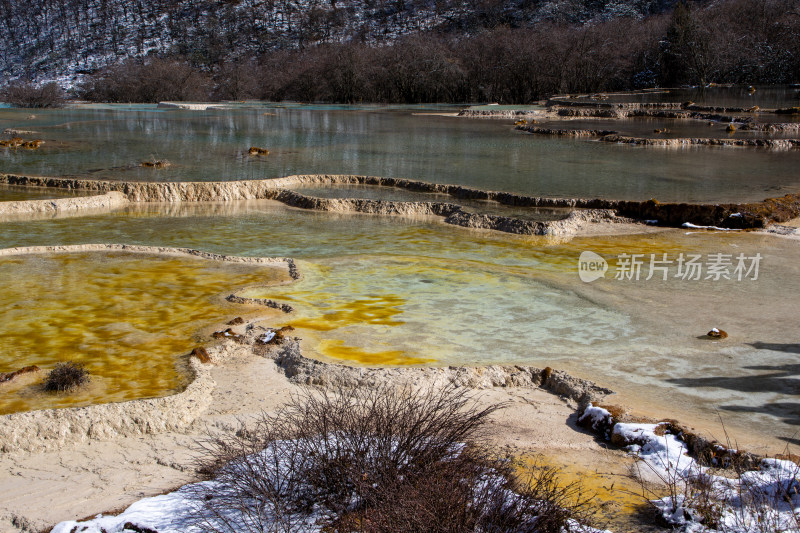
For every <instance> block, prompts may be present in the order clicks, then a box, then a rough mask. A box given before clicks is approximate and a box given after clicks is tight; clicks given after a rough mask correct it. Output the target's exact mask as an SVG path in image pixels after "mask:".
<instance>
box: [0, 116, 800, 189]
mask: <svg viewBox="0 0 800 533" xmlns="http://www.w3.org/2000/svg"><path fill="white" fill-rule="evenodd" d="M439 110H440V111H444V112H450V113H452V112H455V111H456V110H457V108H454V107H443V108H440V109H439ZM431 111H432V108H415V107H405V108H403V107H396V108H388V109H383V108H375V107H360V108H359V107H356V108H347V107H346V106H323V107H319V106H316V107H315V106H308V107H303V106H277V105H274V104H273V105H259V106H255V107H237V108H233V109H209V110H206V111H182V110H174V109H173V110H164V109H156V108H153V107H147V106H86V107H83V106H78V107H76V108H70V109H60V110H41V111H38V112H37V113H36V115H35V117H34V118H30V116H31V115H30V114H29V113H28V112H27V111H24V110H14V109H0V128H2V129H5V128H17V129H25V130H31V131H35V132H37V133H36V134H35V136H36V137H39V138H42V139H44V140H45V141H46V142H45V144H44V145H43V146H42V147H41V148H40V149H39V150H35V151H30V150H25V151H14V150H8V149H0V163H1V164H2V167H3V170H4V171H6V172H14V173H23V174H33V175H77V176H84V177H93V178H103V179H123V180H145V181H208V180H234V179H262V178H274V177H279V176H284V175H290V174H304V173H336V174H368V175H379V176H393V177H405V178H411V179H419V180H424V181H431V182H439V183H458V184H464V185H470V186H475V187H479V188H482V189H492V190H503V191H511V192H518V193H524V194H531V195H542V196H567V197H605V198H616V199H635V200H644V199H648V198H652V197H655V198H657V199H659V200H662V201H672V200H692V201H721V200H724V201H733V200H739V201H740V200H760V199H763V198H764V197H766V196H774V195H777V194H782V193H785V192H788V191H795V190H798V186H800V176H798V173H797V171H796V169H797V163H798V151H797V150H794V151H791V152H788V151H783V152H781V151H770V150H762V149H747V148H731V147H724V148H720V147H691V148H681V149H674V148H673V149H665V148H663V147H633V146H622V145H607V144H603V143H599V142H596V141H593V140H587V139H563V138H551V137H539V136H531V135H525V134H522V133H521V132H518V131H515V130H514V129H513V126H512V124H511V121H509V120H487V119H463V118H455V117H446V116H436V115H431V114H429V113H430V112H431ZM682 127H683V126H682ZM691 127H694V128H696V129H698V130H702V131H704V132H707V130H708V127H706V126H705V125H704V124H703V123H699V124H698V125H697V126H691ZM648 128H649V125H648ZM717 129H719V128H717ZM697 136H703V135H702V134H698V135H697ZM251 146H258V147H263V148H267V149H269V150H270V154H269V155H268V156H255V157H254V156H250V155H248V149H249V147H251ZM152 160H168V161H169V162H170V163H171V164H172V166H170V167H169V168H164V169H153V168H144V167H142V166H141V163H142V162H144V161H152Z"/></svg>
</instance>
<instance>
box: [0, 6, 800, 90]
mask: <svg viewBox="0 0 800 533" xmlns="http://www.w3.org/2000/svg"><path fill="white" fill-rule="evenodd" d="M798 43H800V0H718V1H716V2H699V3H689V4H675V3H674V1H673V0H616V1H604V0H550V1H548V0H466V1H465V0H217V1H201V0H37V1H35V2H32V1H30V0H0V73H2V74H3V76H4V77H5V80H6V81H8V80H14V79H18V78H19V79H30V80H34V81H41V80H48V79H50V80H53V79H55V80H58V81H59V83H61V84H62V85H63V86H66V87H69V88H71V89H73V90H74V91H77V93H78V94H79V95H81V96H84V97H88V98H93V99H98V100H110V101H130V100H144V101H153V100H158V99H164V98H176V99H187V98H235V99H240V98H273V99H275V98H291V99H301V100H328V101H359V100H363V101H404V102H418V101H470V100H472V101H474V100H496V101H504V102H519V103H523V102H526V101H531V100H532V99H536V98H539V97H541V96H542V95H544V94H546V93H549V92H554V91H601V90H611V89H621V88H633V87H644V86H652V85H656V84H674V83H708V82H712V81H714V82H728V81H730V82H745V83H759V82H761V83H792V82H797V81H800V44H798Z"/></svg>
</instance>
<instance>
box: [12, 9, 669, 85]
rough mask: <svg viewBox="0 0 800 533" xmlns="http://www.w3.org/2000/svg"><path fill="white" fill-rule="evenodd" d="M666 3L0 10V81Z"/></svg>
mask: <svg viewBox="0 0 800 533" xmlns="http://www.w3.org/2000/svg"><path fill="white" fill-rule="evenodd" d="M673 3H674V2H673V0H616V1H614V0H612V1H610V2H608V1H605V0H600V1H597V0H215V1H207V0H206V1H203V0H36V1H31V0H0V73H2V74H3V75H4V77H5V78H6V79H9V78H10V79H13V78H17V77H20V76H27V77H31V78H35V79H42V78H50V79H52V78H60V79H61V81H62V82H63V83H64V84H65V85H70V84H71V81H72V80H74V79H75V77H76V75H77V76H80V75H81V74H85V73H89V72H93V71H95V70H96V69H98V68H101V67H103V66H105V65H108V64H113V63H117V62H119V61H120V60H121V59H124V58H127V57H131V56H134V57H141V56H145V55H147V54H150V53H159V54H182V55H185V56H188V57H189V58H190V59H191V60H192V61H193V62H194V63H195V64H201V65H203V64H205V65H210V64H217V63H219V62H221V61H223V60H226V59H229V58H241V57H252V56H256V55H260V54H264V53H267V52H269V51H272V50H276V49H281V48H300V47H307V46H312V45H315V44H319V43H325V42H342V41H348V40H353V39H356V40H360V41H365V42H369V43H375V44H380V43H383V42H391V41H392V40H394V39H396V38H398V37H399V36H403V35H407V34H411V33H416V32H420V31H425V30H431V29H434V30H439V31H444V32H457V33H473V32H476V31H480V30H481V29H482V28H486V27H494V26H497V25H509V26H512V27H513V26H526V25H530V24H532V23H535V22H537V21H542V20H553V21H561V22H585V21H588V20H598V19H605V18H611V17H615V16H620V15H622V16H631V15H632V16H642V15H645V14H648V13H653V12H657V11H661V10H663V9H665V8H666V7H668V6H670V5H671V4H673Z"/></svg>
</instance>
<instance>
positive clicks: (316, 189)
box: [292, 185, 571, 221]
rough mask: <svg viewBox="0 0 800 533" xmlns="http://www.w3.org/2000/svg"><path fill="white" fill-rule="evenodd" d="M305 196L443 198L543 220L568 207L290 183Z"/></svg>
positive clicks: (558, 216) (564, 214)
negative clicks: (527, 205)
mask: <svg viewBox="0 0 800 533" xmlns="http://www.w3.org/2000/svg"><path fill="white" fill-rule="evenodd" d="M292 190H295V191H297V192H299V193H301V194H304V195H306V196H313V197H316V198H365V199H369V200H383V201H387V200H388V201H394V202H445V203H454V204H458V205H460V206H462V207H463V208H465V210H466V211H468V212H472V213H478V214H489V215H500V216H507V217H514V218H519V219H522V220H532V221H546V220H560V219H563V218H566V217H567V216H568V215H569V214H570V212H571V210H570V209H562V208H547V207H538V208H537V207H514V206H508V205H503V204H500V203H498V202H495V201H489V200H472V199H465V198H455V197H453V196H450V195H449V194H438V193H426V192H417V191H412V190H408V189H402V188H396V187H383V186H378V185H329V186H308V187H307V186H301V187H293V188H292Z"/></svg>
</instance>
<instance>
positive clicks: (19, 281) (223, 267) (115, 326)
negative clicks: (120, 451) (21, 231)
mask: <svg viewBox="0 0 800 533" xmlns="http://www.w3.org/2000/svg"><path fill="white" fill-rule="evenodd" d="M285 278H287V274H286V271H285V269H281V268H276V267H274V266H263V265H253V264H234V263H221V262H214V261H210V260H204V259H199V258H188V257H171V256H154V255H143V254H129V253H124V252H110V253H109V252H87V253H66V254H51V255H29V256H16V257H13V258H8V259H6V258H3V259H1V260H0V287H2V291H0V302H2V306H0V372H6V371H13V370H15V369H17V368H20V367H22V366H27V365H34V364H35V365H38V366H39V367H41V368H42V372H41V373H40V376H39V381H37V382H35V383H27V384H24V386H23V385H17V386H15V385H11V386H9V385H10V384H9V385H4V386H3V389H2V390H3V394H2V396H0V414H5V413H10V412H17V411H26V410H32V409H42V408H51V407H68V406H78V405H87V404H91V403H104V402H116V401H123V400H131V399H136V398H147V397H157V396H164V395H168V394H171V393H174V392H177V391H179V390H181V389H182V388H183V387H185V385H186V384H187V370H188V366H187V358H186V357H183V356H185V354H187V353H188V352H189V351H190V350H191V349H192V348H193V347H194V346H195V345H196V343H197V340H198V339H196V338H193V336H194V335H196V333H197V332H198V330H200V329H201V328H203V327H206V326H209V325H210V324H213V323H217V322H220V321H226V320H228V319H229V318H230V317H231V316H232V315H233V314H242V310H241V308H240V307H238V306H235V305H234V304H229V303H228V302H226V301H225V300H224V299H223V298H222V297H221V296H223V295H224V294H226V293H227V292H228V291H230V290H231V289H234V288H236V287H242V286H247V285H255V284H261V285H264V284H270V283H275V282H279V281H282V280H284V279H285ZM253 312H255V310H254V311H253ZM260 312H262V313H263V311H260ZM60 361H76V362H82V363H84V364H85V365H86V368H87V370H89V372H90V374H91V383H90V385H89V386H88V387H85V388H84V389H82V390H80V391H77V392H75V393H73V394H68V395H67V394H45V393H43V392H42V391H41V387H40V381H41V380H42V379H44V376H45V375H46V373H47V372H48V371H49V370H50V369H52V368H53V366H54V365H55V364H56V363H58V362H60Z"/></svg>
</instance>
